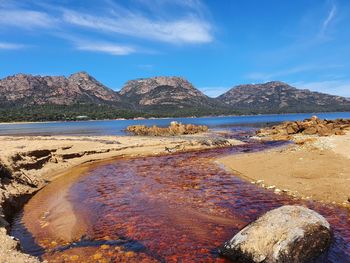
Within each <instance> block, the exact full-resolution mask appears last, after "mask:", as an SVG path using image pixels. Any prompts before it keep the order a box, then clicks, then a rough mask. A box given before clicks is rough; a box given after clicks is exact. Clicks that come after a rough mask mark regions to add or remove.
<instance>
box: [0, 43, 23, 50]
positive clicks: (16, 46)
mask: <svg viewBox="0 0 350 263" xmlns="http://www.w3.org/2000/svg"><path fill="white" fill-rule="evenodd" d="M26 47H27V46H26V45H21V44H15V43H5V42H0V50H1V49H7V50H16V49H22V48H26Z"/></svg>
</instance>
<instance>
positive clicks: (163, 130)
mask: <svg viewBox="0 0 350 263" xmlns="http://www.w3.org/2000/svg"><path fill="white" fill-rule="evenodd" d="M126 131H127V132H129V133H131V134H133V135H142V136H175V135H186V134H197V133H202V132H207V131H208V127H207V126H205V125H193V124H182V123H178V122H176V121H173V122H171V123H170V126H169V127H158V126H152V127H147V126H145V125H132V126H128V127H127V128H126Z"/></svg>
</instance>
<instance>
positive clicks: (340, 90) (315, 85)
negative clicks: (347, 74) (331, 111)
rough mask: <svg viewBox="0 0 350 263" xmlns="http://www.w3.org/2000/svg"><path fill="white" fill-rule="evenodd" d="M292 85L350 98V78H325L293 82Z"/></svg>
mask: <svg viewBox="0 0 350 263" xmlns="http://www.w3.org/2000/svg"><path fill="white" fill-rule="evenodd" d="M292 86H294V87H296V88H301V89H309V90H311V91H318V92H322V93H328V94H333V95H338V96H343V97H348V98H350V80H347V79H344V80H325V81H315V82H303V81H300V82H295V83H292Z"/></svg>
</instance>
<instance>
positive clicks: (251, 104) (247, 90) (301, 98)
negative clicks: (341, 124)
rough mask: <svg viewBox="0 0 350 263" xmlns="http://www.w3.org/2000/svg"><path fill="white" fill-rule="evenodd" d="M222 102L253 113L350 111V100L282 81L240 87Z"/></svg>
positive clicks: (228, 94)
mask: <svg viewBox="0 0 350 263" xmlns="http://www.w3.org/2000/svg"><path fill="white" fill-rule="evenodd" d="M218 100H220V101H222V102H223V103H225V104H227V105H229V106H231V107H233V108H235V109H236V110H241V111H247V112H249V113H284V112H324V111H340V110H350V99H347V98H344V97H340V96H332V95H328V94H323V93H319V92H311V91H310V90H305V89H297V88H295V87H292V86H290V85H288V84H286V83H283V82H280V81H272V82H267V83H264V84H254V85H253V84H252V85H239V86H236V87H233V88H232V89H230V90H229V91H227V92H226V93H224V94H222V95H221V96H219V97H218Z"/></svg>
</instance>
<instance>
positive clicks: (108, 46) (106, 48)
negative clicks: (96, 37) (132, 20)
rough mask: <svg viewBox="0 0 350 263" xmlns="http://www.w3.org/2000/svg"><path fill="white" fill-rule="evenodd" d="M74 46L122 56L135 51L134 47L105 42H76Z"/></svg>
mask: <svg viewBox="0 0 350 263" xmlns="http://www.w3.org/2000/svg"><path fill="white" fill-rule="evenodd" d="M75 44H76V48H77V49H78V50H84V51H92V52H102V53H107V54H110V55H114V56H123V55H129V54H131V53H135V49H134V48H133V47H130V46H125V45H117V44H114V43H107V42H76V43H75Z"/></svg>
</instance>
